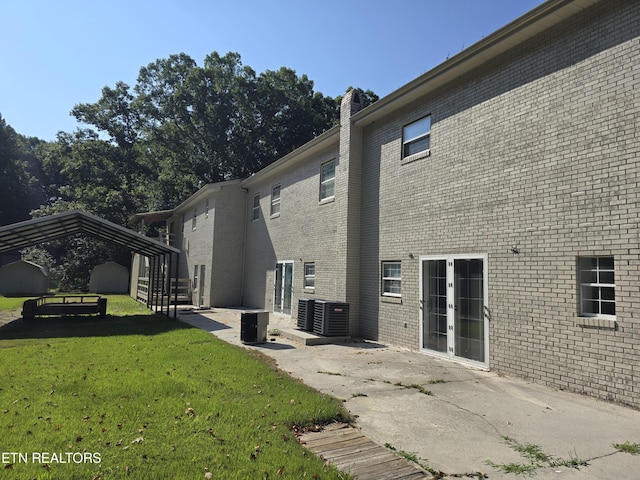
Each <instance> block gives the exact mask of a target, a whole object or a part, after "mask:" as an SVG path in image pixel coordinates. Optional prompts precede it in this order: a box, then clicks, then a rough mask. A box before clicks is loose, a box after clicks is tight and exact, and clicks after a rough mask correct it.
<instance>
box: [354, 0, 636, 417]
mask: <svg viewBox="0 0 640 480" xmlns="http://www.w3.org/2000/svg"><path fill="white" fill-rule="evenodd" d="M639 25H640V11H639V4H638V3H637V2H635V1H616V2H600V3H599V4H597V5H596V6H595V7H592V8H589V9H587V10H585V11H584V12H582V13H580V14H577V15H575V16H572V17H570V18H569V19H568V20H566V21H564V22H563V23H561V24H559V25H557V26H556V27H553V28H551V29H549V30H547V31H545V32H543V33H542V34H539V35H537V36H536V37H534V38H532V39H530V40H528V41H526V42H525V43H523V44H521V45H520V46H518V47H517V48H516V49H514V50H512V51H507V52H506V53H504V54H502V55H501V56H499V57H498V58H496V59H495V60H493V61H491V62H489V63H485V64H484V65H483V66H481V67H480V68H479V69H477V70H475V71H473V72H471V73H470V74H468V75H465V76H463V77H460V78H458V79H457V81H455V82H452V83H450V84H449V85H446V86H445V87H442V88H440V89H439V90H437V91H435V92H433V93H431V94H429V95H428V96H425V97H423V98H422V99H420V100H419V101H418V102H415V103H414V104H412V105H411V106H410V107H407V108H405V109H403V110H401V111H398V112H395V113H393V114H391V115H388V116H387V117H385V118H384V119H383V120H378V121H376V123H375V124H373V125H369V126H367V127H366V128H365V130H364V132H363V152H364V153H363V160H362V162H363V167H362V211H361V219H362V220H361V224H362V226H361V245H360V248H361V252H360V253H361V258H360V272H361V277H360V292H361V293H360V298H361V301H360V304H361V309H360V317H361V319H360V322H361V323H360V331H361V334H362V335H363V336H364V337H366V338H372V339H376V340H380V341H383V342H389V343H392V344H396V345H400V346H404V347H407V348H410V349H414V350H417V349H419V348H420V318H421V315H420V293H419V288H420V265H421V263H420V257H421V256H427V255H443V254H484V255H486V256H487V267H488V288H489V305H488V307H489V310H490V318H491V321H490V322H489V349H490V350H489V351H490V360H489V364H490V367H491V368H492V369H495V370H498V371H503V372H506V373H509V374H514V375H518V376H521V377H525V378H531V379H534V380H536V381H538V382H541V383H545V384H549V385H553V386H556V387H559V388H566V389H569V390H573V391H578V392H583V393H587V394H590V395H594V396H597V397H600V398H605V399H611V400H616V401H618V402H622V403H627V404H630V405H633V406H636V407H638V406H640V401H639V400H638V399H639V398H640V395H639V394H640V379H639V378H638V371H639V370H640V357H639V356H638V354H637V345H638V344H639V342H640V310H639V308H638V307H639V306H640V301H639V300H638V298H640V297H639V295H638V294H639V293H640V248H639V244H638V239H639V238H640V228H639V225H638V221H637V219H638V214H639V213H640V203H639V202H640V200H639V199H640V185H639V184H638V177H639V174H640V155H639V153H640V140H639V139H638V118H639V114H640V102H639V93H638V92H640V75H638V67H639V66H640V40H639V38H638V35H639V33H640V31H639V30H640V27H639ZM426 114H431V116H432V126H431V155H430V156H429V157H426V158H422V159H419V160H417V161H415V162H411V163H406V164H404V165H403V164H402V161H401V144H402V127H403V125H406V124H408V123H409V122H411V121H413V120H416V119H418V118H420V117H422V116H423V115H426ZM512 246H517V247H518V249H519V252H520V253H518V254H515V253H512V252H511V250H510V249H511V247H512ZM410 253H411V254H412V255H411V256H410V255H409V254H410ZM592 255H606V256H613V257H614V259H615V284H616V290H615V298H616V317H615V322H611V321H607V322H601V323H600V327H598V328H596V325H598V323H597V322H594V321H591V320H586V319H584V318H581V317H580V316H579V286H578V278H577V259H578V257H581V256H592ZM411 257H413V258H411ZM385 260H392V261H401V263H402V298H401V299H400V300H398V299H393V302H394V303H388V302H385V301H384V299H383V298H382V297H381V294H380V268H381V266H380V265H381V262H382V261H385ZM634 350H635V353H634Z"/></svg>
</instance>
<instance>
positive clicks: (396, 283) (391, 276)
mask: <svg viewBox="0 0 640 480" xmlns="http://www.w3.org/2000/svg"><path fill="white" fill-rule="evenodd" d="M381 270H382V296H384V297H400V296H402V264H401V262H398V261H395V262H382V269H381Z"/></svg>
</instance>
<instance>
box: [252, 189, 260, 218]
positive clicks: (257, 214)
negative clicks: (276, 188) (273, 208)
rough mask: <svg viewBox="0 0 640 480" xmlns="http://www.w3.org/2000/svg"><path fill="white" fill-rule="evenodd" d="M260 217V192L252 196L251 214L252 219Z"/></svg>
mask: <svg viewBox="0 0 640 480" xmlns="http://www.w3.org/2000/svg"><path fill="white" fill-rule="evenodd" d="M259 218H260V194H259V193H258V194H257V195H254V196H253V215H252V217H251V219H252V220H258V219H259Z"/></svg>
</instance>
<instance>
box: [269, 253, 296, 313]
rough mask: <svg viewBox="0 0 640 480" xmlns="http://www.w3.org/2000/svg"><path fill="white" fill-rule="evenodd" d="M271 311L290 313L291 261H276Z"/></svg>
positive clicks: (291, 292) (291, 295)
mask: <svg viewBox="0 0 640 480" xmlns="http://www.w3.org/2000/svg"><path fill="white" fill-rule="evenodd" d="M273 297H274V299H273V311H274V312H280V313H284V314H286V315H291V300H292V298H293V262H278V263H276V271H275V282H274V295H273Z"/></svg>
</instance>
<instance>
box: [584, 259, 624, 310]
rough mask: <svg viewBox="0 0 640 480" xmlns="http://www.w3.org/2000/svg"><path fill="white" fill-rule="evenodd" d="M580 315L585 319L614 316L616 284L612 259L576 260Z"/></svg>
mask: <svg viewBox="0 0 640 480" xmlns="http://www.w3.org/2000/svg"><path fill="white" fill-rule="evenodd" d="M578 270H579V272H578V275H579V281H580V315H583V316H586V317H599V316H606V317H612V316H614V315H615V314H616V294H615V290H616V284H615V279H614V273H615V270H614V262H613V257H580V258H578Z"/></svg>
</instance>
